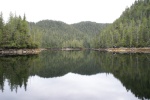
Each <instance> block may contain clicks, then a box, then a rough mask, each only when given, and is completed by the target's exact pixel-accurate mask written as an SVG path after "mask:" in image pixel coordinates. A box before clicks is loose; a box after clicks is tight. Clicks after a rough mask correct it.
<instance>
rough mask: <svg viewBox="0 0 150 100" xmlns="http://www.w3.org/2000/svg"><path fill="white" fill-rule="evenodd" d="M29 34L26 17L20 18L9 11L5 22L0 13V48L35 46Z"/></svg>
mask: <svg viewBox="0 0 150 100" xmlns="http://www.w3.org/2000/svg"><path fill="white" fill-rule="evenodd" d="M37 47H38V45H37V44H35V43H33V41H32V40H31V37H30V35H29V28H28V23H27V21H26V17H25V15H24V18H23V19H22V18H21V16H19V17H17V16H16V15H13V13H10V17H9V20H8V22H7V23H5V24H4V23H3V17H2V13H1V15H0V48H37Z"/></svg>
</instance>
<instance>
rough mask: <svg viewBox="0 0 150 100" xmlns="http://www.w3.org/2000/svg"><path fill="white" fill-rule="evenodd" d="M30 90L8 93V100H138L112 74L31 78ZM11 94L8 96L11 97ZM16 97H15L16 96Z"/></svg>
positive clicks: (4, 96) (5, 95) (5, 96)
mask: <svg viewBox="0 0 150 100" xmlns="http://www.w3.org/2000/svg"><path fill="white" fill-rule="evenodd" d="M29 81H30V82H31V83H29V84H28V90H27V91H26V92H25V91H22V90H19V91H18V92H19V93H17V94H12V93H10V91H6V92H4V93H3V95H1V94H0V98H2V99H3V98H5V99H6V100H105V99H108V100H121V99H123V100H130V99H131V100H137V98H136V97H134V95H133V94H132V93H131V92H130V91H128V92H127V91H126V89H125V88H124V87H122V84H121V83H120V81H119V80H117V79H116V78H115V77H114V76H113V75H112V74H108V75H106V74H104V73H103V74H96V75H91V76H87V75H79V74H73V73H68V74H66V75H64V76H62V77H57V78H50V79H49V78H40V77H38V76H35V77H30V78H29ZM8 95H9V97H8ZM14 95H15V96H14Z"/></svg>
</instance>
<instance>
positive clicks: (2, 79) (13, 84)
mask: <svg viewBox="0 0 150 100" xmlns="http://www.w3.org/2000/svg"><path fill="white" fill-rule="evenodd" d="M142 99H143V100H146V99H150V54H140V53H139V54H138V53H135V54H113V53H107V52H96V51H88V50H87V51H43V52H41V53H40V54H39V55H32V56H7V57H0V100H142Z"/></svg>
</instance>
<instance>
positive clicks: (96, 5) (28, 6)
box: [0, 0, 135, 24]
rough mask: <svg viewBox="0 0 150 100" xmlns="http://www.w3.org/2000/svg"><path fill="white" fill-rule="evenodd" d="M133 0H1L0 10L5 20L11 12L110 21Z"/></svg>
mask: <svg viewBox="0 0 150 100" xmlns="http://www.w3.org/2000/svg"><path fill="white" fill-rule="evenodd" d="M134 1H135V0H1V2H0V4H1V5H0V11H1V12H3V17H4V19H5V21H6V20H7V19H8V17H9V13H10V12H13V13H15V12H16V14H17V15H21V16H23V14H24V13H25V14H26V17H27V20H28V21H32V22H38V21H40V20H43V19H50V20H58V21H63V22H65V23H68V24H72V23H77V22H80V21H94V22H98V23H112V22H113V21H114V20H115V19H117V18H119V16H120V15H121V14H122V12H123V11H124V10H125V8H126V7H130V6H131V5H132V4H133V3H134Z"/></svg>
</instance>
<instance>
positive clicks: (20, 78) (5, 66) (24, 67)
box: [0, 56, 36, 91]
mask: <svg viewBox="0 0 150 100" xmlns="http://www.w3.org/2000/svg"><path fill="white" fill-rule="evenodd" d="M34 57H36V56H32V57H31V56H30V57H29V56H17V57H1V58H0V89H1V90H2V91H3V90H4V81H5V80H6V79H7V80H8V82H9V85H10V89H11V91H13V90H14V89H15V90H16V91H17V88H18V87H22V86H24V87H25V90H26V86H27V81H28V77H29V68H30V66H31V62H33V58H34Z"/></svg>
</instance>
